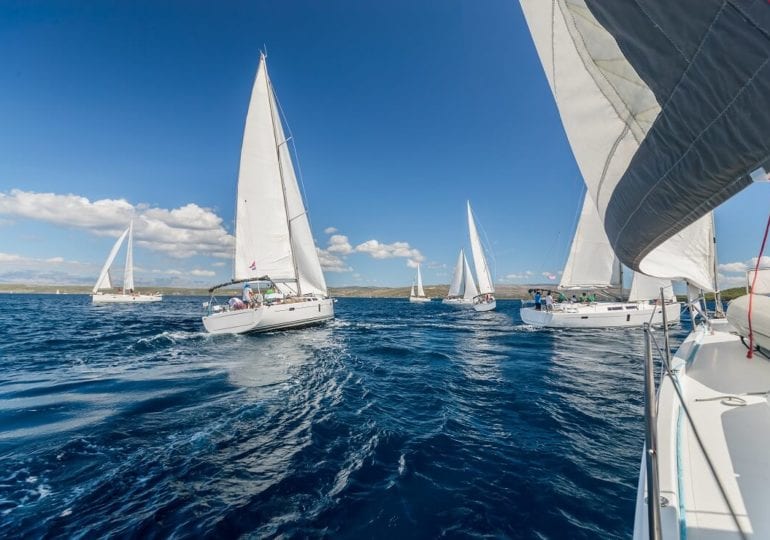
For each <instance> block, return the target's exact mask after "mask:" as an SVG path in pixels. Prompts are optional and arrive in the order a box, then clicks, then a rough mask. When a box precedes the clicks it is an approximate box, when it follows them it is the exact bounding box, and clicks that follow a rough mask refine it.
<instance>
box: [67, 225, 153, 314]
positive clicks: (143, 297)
mask: <svg viewBox="0 0 770 540" xmlns="http://www.w3.org/2000/svg"><path fill="white" fill-rule="evenodd" d="M126 237H128V245H127V247H126V264H125V267H124V270H123V287H122V289H121V290H120V292H117V293H114V292H113V293H111V292H102V291H103V290H105V289H112V288H113V285H112V279H111V277H110V267H111V266H112V263H113V261H114V260H115V257H116V256H117V254H118V251H120V247H121V246H122V245H123V242H124V241H125V239H126ZM56 292H57V293H58V292H59V291H56ZM91 293H92V294H91V301H92V302H93V303H94V304H110V303H139V302H160V301H161V300H163V295H162V294H160V293H155V294H142V293H138V292H135V291H134V222H133V221H131V223H130V224H129V226H128V228H127V229H126V230H125V231H123V234H121V235H120V238H118V240H117V241H116V242H115V245H114V246H112V250H110V254H109V256H108V257H107V260H106V261H105V263H104V266H103V267H102V271H101V273H100V274H99V279H98V280H97V281H96V285H94V288H93V290H92V291H91Z"/></svg>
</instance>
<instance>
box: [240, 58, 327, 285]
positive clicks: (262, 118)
mask: <svg viewBox="0 0 770 540" xmlns="http://www.w3.org/2000/svg"><path fill="white" fill-rule="evenodd" d="M265 275H267V276H269V277H270V278H271V279H272V280H273V281H276V282H283V286H284V287H286V288H287V290H290V291H291V292H293V293H299V294H310V293H315V294H322V295H326V281H325V279H324V276H323V272H322V270H321V264H320V261H319V259H318V253H317V251H316V248H315V243H314V242H313V235H312V232H311V230H310V222H309V220H308V217H307V213H306V211H305V205H304V204H303V202H302V196H301V194H300V190H299V186H298V184H297V178H296V175H295V173H294V165H293V163H292V159H291V152H290V151H289V145H288V139H287V138H286V137H285V134H284V130H283V125H282V124H281V119H280V110H279V107H278V102H277V100H276V98H275V93H274V91H273V87H272V84H271V83H270V78H269V77H268V74H267V65H266V62H265V57H264V55H263V56H262V57H261V58H260V64H259V69H258V70H257V76H256V78H255V80H254V87H253V89H252V93H251V101H250V102H249V111H248V114H247V115H246V126H245V128H244V133H243V146H242V148H241V164H240V170H239V173H238V195H237V205H236V224H235V260H234V276H233V277H234V279H236V280H241V279H249V278H258V277H262V276H265Z"/></svg>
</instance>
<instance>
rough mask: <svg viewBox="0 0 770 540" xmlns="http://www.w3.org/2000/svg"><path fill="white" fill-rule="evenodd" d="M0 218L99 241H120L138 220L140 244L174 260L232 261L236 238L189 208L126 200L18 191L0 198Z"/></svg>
mask: <svg viewBox="0 0 770 540" xmlns="http://www.w3.org/2000/svg"><path fill="white" fill-rule="evenodd" d="M0 215H9V216H17V217H22V218H27V219H32V220H36V221H44V222H47V223H52V224H55V225H62V226H66V227H74V228H79V229H86V230H88V231H89V232H91V233H92V234H95V235H99V236H112V237H117V236H119V235H120V233H121V232H122V231H123V230H124V229H125V227H126V226H127V224H128V222H129V221H130V220H131V219H132V218H133V219H134V238H135V241H136V244H137V245H138V246H141V247H143V248H146V249H150V250H153V251H159V252H162V253H165V254H167V255H169V256H171V257H174V258H187V257H192V256H194V255H210V256H214V257H220V258H230V257H231V256H232V246H233V243H234V238H233V237H232V236H231V235H230V234H228V233H227V231H226V230H225V228H224V227H223V226H222V218H220V217H219V216H217V215H216V214H215V213H214V212H213V211H211V210H210V209H207V208H201V207H200V206H198V205H196V204H194V203H189V204H186V205H184V206H182V207H180V208H174V209H170V210H168V209H164V208H149V207H147V205H142V204H139V205H132V204H131V203H129V202H128V201H126V200H125V199H101V200H98V201H93V202H92V201H90V200H89V199H87V198H85V197H80V196H77V195H72V194H68V195H59V194H56V193H35V192H29V191H22V190H19V189H13V190H11V191H10V192H9V193H2V192H0Z"/></svg>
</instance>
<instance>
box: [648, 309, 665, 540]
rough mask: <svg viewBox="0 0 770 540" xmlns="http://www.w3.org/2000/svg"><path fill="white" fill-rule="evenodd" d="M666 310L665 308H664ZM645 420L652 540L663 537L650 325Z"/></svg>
mask: <svg viewBox="0 0 770 540" xmlns="http://www.w3.org/2000/svg"><path fill="white" fill-rule="evenodd" d="M663 308H664V310H665V306H663ZM644 338H645V339H644V420H645V438H644V447H645V463H646V465H647V524H648V527H647V528H648V531H649V535H650V540H661V539H662V537H663V533H662V529H661V524H660V481H659V478H658V443H657V426H658V413H657V410H656V409H657V407H656V403H655V374H654V366H653V365H652V334H651V327H650V323H644Z"/></svg>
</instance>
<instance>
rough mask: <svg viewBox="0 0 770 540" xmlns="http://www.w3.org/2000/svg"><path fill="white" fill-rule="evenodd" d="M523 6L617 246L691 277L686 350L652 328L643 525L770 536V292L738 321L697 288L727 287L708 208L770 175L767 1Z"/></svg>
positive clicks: (738, 306)
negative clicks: (710, 306) (718, 269)
mask: <svg viewBox="0 0 770 540" xmlns="http://www.w3.org/2000/svg"><path fill="white" fill-rule="evenodd" d="M521 6H522V9H523V11H524V14H525V16H526V19H527V24H528V26H529V29H530V32H531V34H532V37H533V40H534V42H535V45H536V48H537V50H538V54H539V56H540V60H541V62H542V64H543V68H544V71H545V74H546V77H547V78H548V82H549V84H550V87H551V90H552V92H553V94H554V97H555V99H556V103H557V105H558V108H559V113H560V115H561V119H562V123H563V124H564V128H565V131H566V133H567V137H568V139H569V141H570V145H571V147H572V150H573V153H574V155H575V158H576V161H577V163H578V166H579V167H580V170H581V173H582V175H583V179H584V180H585V182H586V185H587V186H588V190H589V192H590V194H591V197H592V199H593V200H594V201H595V203H596V207H597V209H598V211H599V215H600V217H601V221H602V225H603V227H604V230H605V231H606V233H607V236H608V238H609V239H610V241H611V243H612V246H613V248H614V251H615V253H616V254H617V255H618V257H619V258H620V259H621V261H622V262H623V263H624V264H626V265H627V266H628V267H630V268H632V269H633V270H636V271H641V272H643V273H645V274H648V275H653V276H657V277H659V278H661V279H681V280H685V281H686V282H687V283H688V290H689V293H690V294H689V296H690V302H689V306H690V310H691V316H692V317H693V319H694V328H693V331H692V333H691V334H690V335H689V336H688V337H687V338H686V339H685V341H684V342H683V343H682V345H681V346H680V347H679V349H678V350H677V351H676V352H675V353H673V354H671V353H670V352H669V347H668V340H667V335H666V333H665V331H664V333H663V336H658V337H653V336H654V334H653V333H652V332H651V331H650V330H649V327H645V337H646V343H647V345H646V354H645V449H644V453H643V456H642V467H641V471H640V474H639V484H638V489H637V498H636V515H635V522H634V538H635V539H638V540H641V539H642V538H653V539H665V540H683V539H685V538H699V539H705V538H708V539H710V540H722V539H731V540H732V539H736V538H744V539H746V538H756V539H759V538H770V513H769V512H768V508H770V487H769V486H770V452H768V450H767V449H768V446H769V445H770V407H769V406H768V392H769V391H770V362H768V361H767V359H766V358H759V357H758V356H757V357H755V358H753V359H752V358H750V356H752V355H753V354H758V353H759V352H763V353H764V354H763V356H764V355H766V354H768V352H767V351H768V347H770V339H768V336H770V298H768V297H767V296H765V295H766V294H767V293H768V292H770V290H766V289H765V290H763V289H762V288H760V287H756V288H755V289H754V290H752V291H751V293H752V294H751V295H746V296H743V297H740V298H738V299H736V300H733V302H731V303H730V305H729V306H728V309H727V319H720V318H709V317H708V315H707V313H706V310H705V303H704V302H703V301H702V298H698V296H699V295H700V294H701V292H702V291H709V290H711V289H713V288H714V282H713V277H714V276H713V274H714V261H711V260H709V259H711V255H710V254H709V252H708V249H706V250H705V251H704V248H706V247H707V246H708V247H709V248H710V249H711V252H712V253H713V239H710V240H711V241H710V242H705V243H704V239H703V236H704V235H703V234H702V232H701V231H702V230H703V229H704V228H706V229H707V228H708V227H709V226H710V222H711V217H710V215H709V212H710V211H711V210H713V209H714V208H715V207H716V206H717V205H719V204H721V203H722V202H724V201H726V200H727V199H729V198H730V197H731V196H733V195H734V194H736V193H738V192H739V191H741V190H742V189H744V188H746V187H748V186H750V185H751V184H753V183H754V182H757V181H766V180H768V179H770V175H768V170H770V158H768V152H767V140H768V134H769V133H770V39H768V35H769V32H770V9H768V6H767V5H765V4H764V3H740V2H739V3H733V2H727V3H725V2H722V1H716V0H679V1H677V2H643V3H640V2H594V1H564V0H555V1H553V2H542V1H541V0H522V1H521ZM694 13H697V14H698V16H697V17H693V14H694ZM672 35H675V37H674V38H673V39H670V37H671V36H672ZM749 51H750V52H749ZM726 66H729V69H725V67H726ZM765 195H766V193H765ZM760 255H761V254H760ZM750 305H751V306H752V307H751V308H750V307H749V306H750ZM750 313H751V315H749V314H750ZM749 317H751V323H749ZM698 319H700V322H699V323H698ZM696 323H698V324H696ZM661 338H662V339H661ZM752 341H753V343H752ZM656 344H657V347H659V348H660V349H659V350H660V351H662V354H661V355H660V356H661V358H662V365H663V370H662V376H661V378H660V380H659V382H658V388H657V389H656V384H655V378H654V365H653V362H652V357H653V354H652V351H653V350H654V349H656ZM757 346H759V347H761V351H757V350H755V348H756V347H757Z"/></svg>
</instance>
